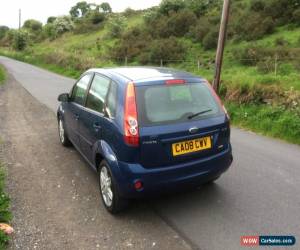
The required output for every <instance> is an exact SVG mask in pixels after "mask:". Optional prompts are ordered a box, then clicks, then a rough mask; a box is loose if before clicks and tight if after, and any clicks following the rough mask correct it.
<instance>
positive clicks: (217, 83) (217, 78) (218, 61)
mask: <svg viewBox="0 0 300 250" xmlns="http://www.w3.org/2000/svg"><path fill="white" fill-rule="evenodd" d="M229 8H230V0H224V4H223V13H222V19H221V24H220V32H219V41H218V48H217V54H216V62H215V65H216V66H215V67H216V68H215V77H214V82H213V87H214V89H215V91H217V92H218V91H219V88H220V79H221V70H222V62H223V54H224V47H225V40H226V31H227V24H228V18H229Z"/></svg>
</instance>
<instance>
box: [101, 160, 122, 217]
mask: <svg viewBox="0 0 300 250" xmlns="http://www.w3.org/2000/svg"><path fill="white" fill-rule="evenodd" d="M98 180H99V190H100V196H101V199H102V202H103V205H104V207H105V208H106V210H107V211H108V212H110V213H111V214H117V213H119V212H121V211H122V210H124V209H125V208H126V207H127V206H128V200H126V199H123V198H122V197H121V196H120V194H119V192H118V188H117V186H116V183H115V180H114V178H113V176H112V174H111V171H110V168H109V165H108V163H107V161H105V160H103V161H102V162H101V163H100V166H99V170H98Z"/></svg>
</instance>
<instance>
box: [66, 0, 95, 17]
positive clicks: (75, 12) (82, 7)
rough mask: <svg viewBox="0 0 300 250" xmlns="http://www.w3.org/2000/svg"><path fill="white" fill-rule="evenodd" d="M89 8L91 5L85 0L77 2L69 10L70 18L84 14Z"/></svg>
mask: <svg viewBox="0 0 300 250" xmlns="http://www.w3.org/2000/svg"><path fill="white" fill-rule="evenodd" d="M90 10H91V5H90V4H88V3H87V2H85V1H82V2H78V3H77V4H76V5H75V6H73V7H72V8H71V10H70V15H71V16H72V18H79V17H83V16H85V15H86V14H87V13H88V12H89V11H90Z"/></svg>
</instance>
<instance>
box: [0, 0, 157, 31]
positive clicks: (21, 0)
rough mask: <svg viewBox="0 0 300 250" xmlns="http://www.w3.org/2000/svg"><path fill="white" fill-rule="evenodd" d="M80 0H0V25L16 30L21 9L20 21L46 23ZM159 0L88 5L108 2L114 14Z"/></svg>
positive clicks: (115, 0) (122, 0)
mask: <svg viewBox="0 0 300 250" xmlns="http://www.w3.org/2000/svg"><path fill="white" fill-rule="evenodd" d="M80 1H82V0H1V8H0V25H6V26H9V27H10V28H17V27H18V25H19V21H18V18H19V14H18V12H19V9H22V21H23V22H24V21H25V20H27V19H37V20H39V21H42V22H44V23H45V22H46V20H47V18H48V17H49V16H59V15H66V14H68V13H69V10H70V9H71V7H72V6H74V5H75V4H76V3H77V2H80ZM160 1H161V0H103V1H101V0H94V1H87V2H89V3H97V4H100V3H102V2H108V3H109V4H110V5H111V7H112V9H113V11H114V12H118V11H122V10H124V9H126V8H127V7H130V8H132V9H145V8H148V7H151V6H155V5H158V4H159V3H160Z"/></svg>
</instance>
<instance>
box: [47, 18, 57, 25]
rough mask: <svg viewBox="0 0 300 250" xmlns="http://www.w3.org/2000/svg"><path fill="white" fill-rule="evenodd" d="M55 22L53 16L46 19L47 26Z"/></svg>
mask: <svg viewBox="0 0 300 250" xmlns="http://www.w3.org/2000/svg"><path fill="white" fill-rule="evenodd" d="M55 20H56V17H55V16H50V17H48V19H47V24H49V23H54V21H55Z"/></svg>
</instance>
